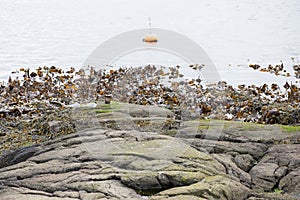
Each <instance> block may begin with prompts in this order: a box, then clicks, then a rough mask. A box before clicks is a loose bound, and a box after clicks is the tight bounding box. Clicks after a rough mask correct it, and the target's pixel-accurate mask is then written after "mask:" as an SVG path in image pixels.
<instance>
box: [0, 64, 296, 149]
mask: <svg viewBox="0 0 300 200" xmlns="http://www.w3.org/2000/svg"><path fill="white" fill-rule="evenodd" d="M202 67H203V66H202V65H190V66H189V67H187V68H184V67H180V66H175V67H164V66H152V65H148V66H142V67H136V68H132V67H131V68H119V69H113V68H111V67H106V68H104V69H100V70H96V69H95V68H93V67H87V68H84V69H80V70H75V68H71V69H70V70H67V71H65V72H64V71H63V70H62V69H60V68H57V67H55V66H52V67H43V68H41V67H40V68H38V69H36V70H30V69H24V68H21V69H20V70H19V71H18V72H14V73H15V75H19V76H17V77H15V78H11V77H10V78H9V80H8V83H7V84H5V85H4V84H2V85H1V86H0V94H1V96H0V105H1V108H0V137H1V144H0V146H1V147H0V151H2V150H4V149H11V148H17V147H18V146H24V145H29V144H32V143H39V142H41V141H45V140H47V139H49V138H53V137H57V136H59V135H64V134H69V133H74V132H75V131H76V129H78V128H82V127H83V126H85V125H84V124H85V123H87V124H90V125H91V124H92V125H93V123H90V121H91V118H93V116H94V115H93V114H92V113H91V112H93V111H91V109H94V108H95V107H97V106H99V102H102V103H103V102H104V101H107V98H109V99H111V100H113V101H115V102H125V103H130V104H139V105H156V106H158V107H163V108H167V109H169V110H171V111H173V113H175V114H174V115H172V116H171V115H170V116H167V117H168V118H174V120H183V121H185V120H190V119H195V118H208V119H221V120H237V121H247V122H258V123H264V124H273V123H279V124H287V125H299V121H300V106H299V104H300V95H299V92H300V91H299V87H297V85H295V84H293V83H286V84H285V85H284V87H281V86H279V85H277V84H272V85H271V86H269V85H266V84H264V85H262V86H255V85H251V86H246V85H239V86H238V87H237V88H234V87H232V86H230V85H228V84H227V83H226V82H221V81H220V82H219V83H216V84H211V85H206V84H205V83H203V80H202V78H201V76H200V74H201V73H200V70H201V68H202ZM188 70H192V72H195V73H194V74H195V76H193V77H188V76H187V74H186V71H188ZM109 101H110V100H109ZM87 103H92V104H93V105H92V106H87V107H88V109H90V110H89V111H88V112H87V113H88V114H87V115H88V116H82V115H81V114H82V109H80V108H81V107H82V106H81V105H83V104H85V105H87ZM85 117H86V118H85ZM84 120H86V121H84ZM95 124H97V123H95Z"/></svg>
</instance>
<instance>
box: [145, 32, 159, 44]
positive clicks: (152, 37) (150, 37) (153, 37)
mask: <svg viewBox="0 0 300 200" xmlns="http://www.w3.org/2000/svg"><path fill="white" fill-rule="evenodd" d="M157 41H158V39H157V37H156V35H154V34H148V35H146V36H145V37H144V39H143V42H147V43H156V42H157Z"/></svg>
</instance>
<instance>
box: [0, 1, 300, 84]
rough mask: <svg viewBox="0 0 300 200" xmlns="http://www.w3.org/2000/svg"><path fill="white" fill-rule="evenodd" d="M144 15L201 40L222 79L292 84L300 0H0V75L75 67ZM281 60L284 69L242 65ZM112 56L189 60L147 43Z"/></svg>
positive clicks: (299, 42)
mask: <svg viewBox="0 0 300 200" xmlns="http://www.w3.org/2000/svg"><path fill="white" fill-rule="evenodd" d="M149 17H150V18H151V27H152V28H158V29H166V30H171V31H174V32H177V33H180V34H182V35H184V36H186V37H187V38H190V39H191V40H192V41H194V42H195V43H197V44H198V45H200V46H201V48H202V49H203V50H204V51H205V52H206V53H207V55H208V56H209V58H210V59H211V60H212V62H213V63H214V65H215V66H216V69H217V72H218V74H219V75H220V77H221V79H222V80H224V81H226V82H227V83H229V84H233V85H238V84H247V85H250V84H256V85H260V84H264V83H268V84H271V83H278V84H284V83H285V82H286V81H288V82H292V83H295V84H299V83H296V81H297V79H296V78H295V77H293V69H292V66H293V65H295V64H300V26H299V20H300V1H299V0H205V1H204V0H176V1H174V0H163V1H161V0H151V1H150V0H110V1H105V0H51V1H49V0H14V1H11V0H0V81H2V82H5V81H7V79H8V77H9V76H11V72H12V71H16V70H18V69H19V68H31V69H35V68H37V67H39V66H57V67H61V68H64V69H67V68H69V67H75V68H76V69H80V68H81V67H82V66H83V64H84V62H85V61H86V59H87V58H88V57H89V55H90V54H91V53H92V52H93V51H94V50H95V49H96V48H97V47H98V46H99V45H101V44H103V43H104V42H106V41H107V40H109V39H110V38H113V37H115V36H116V35H119V34H122V33H124V32H128V31H132V30H136V29H144V28H149ZM149 31H150V30H149ZM140 39H141V40H142V38H140ZM124 42H125V41H124ZM158 42H160V41H159V36H158ZM176 42H180V41H174V43H176ZM121 43H122V41H120V48H121V46H122V44H121ZM116 48H118V45H116ZM281 62H282V63H283V64H284V66H285V68H286V70H287V72H289V73H290V74H291V77H285V76H275V75H274V74H270V73H261V72H258V71H254V70H253V69H251V68H249V64H259V65H261V66H262V67H267V66H268V65H269V64H272V65H276V64H281ZM115 64H117V65H119V66H138V65H146V64H155V65H167V66H169V65H170V66H174V65H182V66H185V65H188V63H186V62H185V61H184V60H182V59H180V58H178V57H176V56H174V55H168V54H167V53H166V52H157V51H156V52H152V51H150V50H149V51H142V52H133V53H132V54H128V55H125V56H122V57H120V58H119V59H118V60H117V62H116V63H115Z"/></svg>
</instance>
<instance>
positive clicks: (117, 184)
mask: <svg viewBox="0 0 300 200" xmlns="http://www.w3.org/2000/svg"><path fill="white" fill-rule="evenodd" d="M141 108H142V107H139V106H136V107H134V108H130V110H132V112H127V111H126V112H125V111H124V110H122V109H119V110H118V111H115V112H112V113H97V112H96V114H95V116H94V117H95V118H93V117H92V118H91V120H90V122H91V124H89V126H91V125H93V123H92V121H93V120H96V121H97V126H95V125H94V126H93V127H90V128H85V129H83V128H82V130H80V131H78V132H77V133H74V134H70V135H65V136H61V137H58V138H55V139H52V140H49V141H46V142H43V143H41V144H36V145H33V146H27V147H23V148H20V149H17V150H15V151H10V152H6V153H4V154H3V155H1V157H0V167H1V168H0V197H1V199H5V200H6V199H7V200H8V199H45V200H48V199H49V200H53V199H57V200H66V199H70V200H71V199H86V200H90V199H153V200H161V199H171V200H172V199H176V200H181V199H182V200H183V199H196V200H201V199H232V200H239V199H241V200H260V199H270V200H271V199H278V200H281V199H282V200H290V199H291V200H295V199H299V198H300V187H299V186H300V185H299V182H300V179H299V177H300V168H299V166H300V144H299V138H300V133H299V132H297V131H296V132H288V131H285V130H283V129H282V128H281V127H280V126H277V125H268V126H266V125H257V124H253V125H251V124H248V123H240V122H225V121H218V120H216V121H212V120H200V121H199V122H198V121H186V122H184V123H181V124H180V125H179V126H178V127H176V128H173V129H165V124H169V123H171V124H172V123H173V122H174V121H173V122H172V120H171V119H173V118H170V116H168V115H170V114H171V113H168V111H165V110H160V111H159V109H157V110H153V112H152V114H151V115H149V114H148V115H145V113H149V111H147V112H145V107H143V109H141ZM147 109H148V110H149V108H147ZM150 110H152V109H151V108H150ZM118 116H120V117H118ZM124 116H127V118H124ZM130 117H131V118H130ZM171 117H172V116H171ZM105 119H106V121H105ZM104 121H105V123H104ZM141 121H142V122H143V123H141ZM147 121H148V122H149V123H146V122H147ZM175 121H176V120H175ZM107 122H111V123H112V125H111V127H110V128H108V127H105V126H104V124H106V123H107ZM51 123H53V124H52V125H57V124H59V123H58V122H51ZM113 123H114V124H113ZM48 124H49V123H48ZM125 124H127V126H126V129H125V128H124V126H125ZM152 125H153V126H154V127H155V128H153V127H152ZM147 126H148V127H152V129H151V128H148V129H147V128H146V127H147ZM120 127H121V128H124V129H123V130H115V129H120ZM54 128H55V127H54ZM113 128H115V129H113ZM142 130H144V131H142Z"/></svg>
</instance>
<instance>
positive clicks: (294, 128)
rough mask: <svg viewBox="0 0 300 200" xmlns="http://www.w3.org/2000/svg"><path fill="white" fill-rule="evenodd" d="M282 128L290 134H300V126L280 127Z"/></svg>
mask: <svg viewBox="0 0 300 200" xmlns="http://www.w3.org/2000/svg"><path fill="white" fill-rule="evenodd" d="M280 128H281V129H282V130H283V131H285V132H288V133H297V132H300V126H289V125H280Z"/></svg>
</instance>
